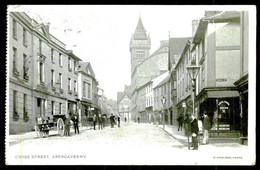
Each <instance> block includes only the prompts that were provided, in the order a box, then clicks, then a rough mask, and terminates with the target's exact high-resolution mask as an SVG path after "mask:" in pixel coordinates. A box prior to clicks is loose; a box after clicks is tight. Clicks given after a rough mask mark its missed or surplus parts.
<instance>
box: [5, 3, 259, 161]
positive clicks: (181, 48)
mask: <svg viewBox="0 0 260 170" xmlns="http://www.w3.org/2000/svg"><path fill="white" fill-rule="evenodd" d="M191 7H192V6H185V7H184V6H180V7H176V6H167V7H166V6H138V5H136V6H127V5H119V6H116V5H114V6H102V5H100V6H95V7H94V6H91V5H85V6H69V5H64V6H60V5H57V6H52V5H43V6H37V5H10V6H8V13H7V30H8V31H7V42H8V43H7V44H8V45H7V56H6V57H7V89H6V96H7V98H6V114H5V115H6V136H5V139H6V140H5V141H6V153H5V154H6V156H5V163H6V165H254V164H255V139H256V138H255V135H256V132H255V90H256V89H255V75H256V70H255V68H256V67H255V60H256V56H255V53H254V52H255V51H256V46H255V44H254V42H255V34H256V23H255V19H256V10H255V7H254V6H243V7H240V8H236V7H230V6H226V7H225V6H223V7H222V8H221V7H215V6H198V7H196V8H195V9H194V8H191ZM46 11H49V12H46ZM68 11H69V12H68ZM154 11H158V12H159V11H160V12H159V13H155V12H154ZM183 11H190V12H189V13H185V14H184V12H183ZM180 14H181V15H183V16H185V17H183V18H182V17H179V15H180ZM54 16H55V17H54ZM165 16H167V17H166V18H165ZM249 65H250V67H249ZM249 72H250V76H251V75H252V76H251V77H249V76H248V75H249ZM249 80H250V84H248V81H249ZM248 104H249V106H250V107H248Z"/></svg>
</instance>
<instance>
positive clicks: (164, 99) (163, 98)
mask: <svg viewBox="0 0 260 170" xmlns="http://www.w3.org/2000/svg"><path fill="white" fill-rule="evenodd" d="M161 101H162V104H163V129H164V128H165V121H164V120H165V118H164V116H165V115H164V112H165V104H166V98H165V97H164V96H163V97H162V99H161Z"/></svg>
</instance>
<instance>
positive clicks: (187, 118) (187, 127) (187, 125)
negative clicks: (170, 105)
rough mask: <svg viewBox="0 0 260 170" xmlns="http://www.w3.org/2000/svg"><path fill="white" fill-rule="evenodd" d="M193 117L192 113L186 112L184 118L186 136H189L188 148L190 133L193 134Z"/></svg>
mask: <svg viewBox="0 0 260 170" xmlns="http://www.w3.org/2000/svg"><path fill="white" fill-rule="evenodd" d="M190 123H191V118H190V114H189V113H186V114H185V118H184V130H185V136H187V139H188V149H190V135H191V127H190V126H191V125H190Z"/></svg>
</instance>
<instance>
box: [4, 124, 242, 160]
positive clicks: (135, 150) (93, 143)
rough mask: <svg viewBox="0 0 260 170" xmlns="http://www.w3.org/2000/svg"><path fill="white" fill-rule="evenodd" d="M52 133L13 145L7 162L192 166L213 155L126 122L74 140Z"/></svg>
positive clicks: (148, 126)
mask: <svg viewBox="0 0 260 170" xmlns="http://www.w3.org/2000/svg"><path fill="white" fill-rule="evenodd" d="M51 134H52V135H50V136H49V137H48V138H31V139H29V138H27V139H26V140H24V141H22V142H20V143H18V142H17V143H12V145H10V146H9V148H8V149H7V150H8V153H9V156H8V160H7V163H9V164H97V165H100V164H101V165H102V164H104V165H109V164H120V165H125V164H127V165H158V164H159V165H168V164H172V165H176V164H186V162H187V161H189V160H191V161H192V164H197V163H200V162H201V161H202V163H203V159H204V158H203V157H205V156H206V157H208V156H207V155H205V154H210V153H209V152H208V151H207V149H205V148H204V149H201V150H202V151H203V154H204V155H202V154H201V151H190V150H188V149H187V148H186V146H185V144H183V143H180V142H179V141H177V140H176V139H174V138H173V137H171V136H170V135H169V134H167V133H165V132H164V131H163V130H161V129H160V128H158V127H156V126H154V125H151V124H136V123H130V124H127V123H124V122H122V126H121V127H120V128H118V127H115V128H110V127H106V128H105V129H103V130H95V131H94V130H93V129H91V130H90V129H88V130H86V129H85V130H82V131H81V133H80V134H77V135H75V134H74V133H72V135H71V136H70V137H60V136H58V135H56V132H52V133H51ZM213 152H214V151H213ZM198 155H200V156H202V158H200V157H199V156H198ZM217 155H218V154H217ZM21 156H22V157H23V158H22V159H21V158H20V157H21ZM213 156H214V155H213ZM213 156H209V158H213ZM215 156H216V155H215ZM224 156H229V155H224ZM238 159H239V158H238ZM204 162H205V163H206V162H207V161H204Z"/></svg>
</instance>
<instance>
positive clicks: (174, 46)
mask: <svg viewBox="0 0 260 170" xmlns="http://www.w3.org/2000/svg"><path fill="white" fill-rule="evenodd" d="M194 23H196V22H194ZM194 26H195V28H196V26H197V25H194ZM194 26H193V30H195V28H194ZM191 39H192V38H191V37H181V38H170V40H169V68H168V69H169V71H170V84H171V85H170V87H171V91H170V93H171V101H172V105H171V106H170V107H169V114H170V117H171V122H170V124H172V125H177V124H178V122H177V117H178V114H179V113H181V112H183V110H177V107H176V104H177V86H178V85H177V82H178V83H180V82H181V80H180V78H179V77H178V81H177V78H176V70H175V67H176V64H177V62H178V60H179V62H180V61H181V60H182V59H181V58H184V57H187V56H185V55H184V56H182V55H181V54H182V52H183V50H184V48H185V46H186V43H187V42H188V40H191ZM177 106H178V105H177Z"/></svg>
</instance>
